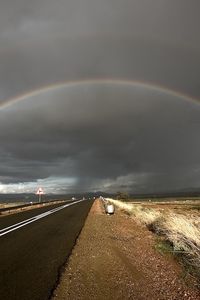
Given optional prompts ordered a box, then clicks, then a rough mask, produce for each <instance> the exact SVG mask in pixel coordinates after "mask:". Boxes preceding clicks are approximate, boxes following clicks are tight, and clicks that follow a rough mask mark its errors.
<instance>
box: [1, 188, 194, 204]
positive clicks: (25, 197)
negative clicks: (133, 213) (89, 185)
mask: <svg viewBox="0 0 200 300" xmlns="http://www.w3.org/2000/svg"><path fill="white" fill-rule="evenodd" d="M99 196H103V197H108V198H116V197H117V194H116V193H105V192H101V191H98V192H95V193H94V192H89V193H74V194H71V193H70V194H62V195H61V194H58V195H56V194H46V195H42V201H51V200H62V199H65V200H67V199H71V198H72V197H75V198H76V199H82V198H83V197H85V198H86V199H87V198H93V197H95V198H96V197H99ZM181 197H187V198H191V197H194V198H196V197H200V192H199V191H192V192H191V191H187V192H186V191H184V192H170V193H157V194H156V193H155V194H129V195H128V199H134V198H137V199H148V198H151V199H153V198H181ZM37 201H38V195H35V194H0V203H12V202H22V203H27V202H37Z"/></svg>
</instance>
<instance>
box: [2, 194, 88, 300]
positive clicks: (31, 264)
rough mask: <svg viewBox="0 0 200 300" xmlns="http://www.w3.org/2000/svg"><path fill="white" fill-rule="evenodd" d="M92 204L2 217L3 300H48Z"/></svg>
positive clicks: (86, 202) (56, 207)
mask: <svg viewBox="0 0 200 300" xmlns="http://www.w3.org/2000/svg"><path fill="white" fill-rule="evenodd" d="M91 205H92V201H89V200H85V201H81V202H79V203H71V204H70V203H65V204H63V203H62V204H56V205H52V206H48V207H43V208H39V209H34V210H31V211H26V212H23V213H19V214H14V215H10V216H6V217H5V216H4V217H1V218H0V299H6V300H29V299H30V300H45V299H48V298H49V296H50V295H51V291H52V289H53V288H54V287H55V285H56V282H57V280H58V275H59V272H61V268H62V266H63V264H64V262H65V261H66V258H67V257H68V256H69V254H70V253H71V250H72V248H73V246H74V244H75V241H76V238H77V237H78V235H79V233H80V231H81V229H82V227H83V224H84V222H85V219H86V216H87V214H88V212H89V209H90V207H91Z"/></svg>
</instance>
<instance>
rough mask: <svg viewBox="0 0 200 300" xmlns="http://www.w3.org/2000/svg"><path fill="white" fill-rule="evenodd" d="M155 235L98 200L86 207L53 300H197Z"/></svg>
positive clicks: (194, 291) (176, 265)
mask: <svg viewBox="0 0 200 300" xmlns="http://www.w3.org/2000/svg"><path fill="white" fill-rule="evenodd" d="M154 245H155V236H154V234H152V233H151V232H150V231H148V230H147V229H146V228H145V227H143V226H142V225H140V224H138V223H136V222H135V220H133V219H131V218H130V217H128V216H126V215H125V214H123V213H122V212H119V211H117V212H116V214H114V215H111V216H108V215H106V214H105V213H104V211H103V207H102V205H101V203H100V200H96V201H95V202H94V204H93V206H92V208H91V210H90V213H89V215H88V218H87V220H86V223H85V226H84V227H83V229H82V232H81V234H80V236H79V238H78V240H77V244H76V246H75V247H74V249H73V252H72V255H71V256H70V258H69V261H68V263H67V265H66V266H65V270H64V272H63V274H62V276H61V278H60V283H59V285H58V287H57V288H56V289H55V291H54V295H53V297H52V300H62V299H69V300H72V299H73V300H76V299H77V300H78V299H80V300H90V299H102V300H103V299H104V300H106V299H145V300H146V299H152V300H154V299H155V300H158V299H163V300H164V299H176V300H179V299H180V300H182V299H190V300H196V299H199V294H198V291H197V290H195V288H194V287H192V286H187V285H186V283H185V282H184V281H183V279H182V276H181V275H182V272H183V271H182V269H181V268H180V266H179V265H178V264H177V263H176V262H175V261H174V260H173V258H172V257H170V256H169V257H166V256H162V255H161V254H160V253H158V252H157V251H156V250H155V247H154Z"/></svg>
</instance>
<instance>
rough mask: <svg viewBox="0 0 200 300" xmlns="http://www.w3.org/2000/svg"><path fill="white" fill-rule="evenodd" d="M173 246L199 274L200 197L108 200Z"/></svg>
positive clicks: (174, 250) (183, 259) (175, 251)
mask: <svg viewBox="0 0 200 300" xmlns="http://www.w3.org/2000/svg"><path fill="white" fill-rule="evenodd" d="M107 200H109V201H110V202H112V203H114V205H115V206H116V207H118V208H119V209H121V210H123V211H124V212H125V213H127V214H128V215H130V216H131V217H134V218H136V219H137V220H138V221H139V222H141V223H143V224H145V225H146V226H147V227H148V228H149V229H150V230H152V231H154V232H155V233H156V234H158V235H159V236H162V237H163V238H164V240H165V241H167V242H168V243H169V244H170V245H171V250H169V251H172V252H173V253H174V254H176V255H178V256H179V257H181V258H182V261H184V263H185V265H186V266H187V267H189V268H191V269H193V271H194V272H195V273H196V275H197V276H198V277H200V271H199V270H200V200H195V201H194V200H193V199H190V200H188V199H187V200H184V199H181V201H180V200H179V201H177V200H176V199H173V200H172V199H171V200H170V201H169V200H168V201H165V202H160V201H156V199H154V201H149V202H147V201H145V202H143V201H140V202H139V201H137V200H136V201H132V202H124V201H119V200H113V199H107Z"/></svg>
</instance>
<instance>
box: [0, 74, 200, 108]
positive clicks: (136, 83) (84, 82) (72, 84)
mask: <svg viewBox="0 0 200 300" xmlns="http://www.w3.org/2000/svg"><path fill="white" fill-rule="evenodd" d="M89 84H117V85H129V86H130V85H133V86H137V87H141V88H147V89H151V90H154V91H160V92H162V93H165V94H168V95H171V96H173V97H178V98H181V99H182V100H186V101H192V102H196V103H200V99H198V98H194V97H191V96H189V95H187V94H184V93H181V92H180V91H177V90H172V89H169V88H167V87H164V86H162V85H158V84H154V83H149V82H145V81H137V80H125V79H84V80H77V81H66V82H58V83H55V84H51V85H48V86H43V87H40V88H38V89H36V90H33V91H30V92H28V93H25V94H22V95H18V96H17V97H14V98H11V99H7V100H5V101H3V102H2V103H0V110H3V109H4V108H7V107H9V106H12V105H14V104H16V103H18V102H21V101H27V100H28V99H29V98H31V97H34V96H37V95H39V94H42V93H46V92H50V91H54V90H56V89H60V88H64V87H79V86H82V85H89Z"/></svg>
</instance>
